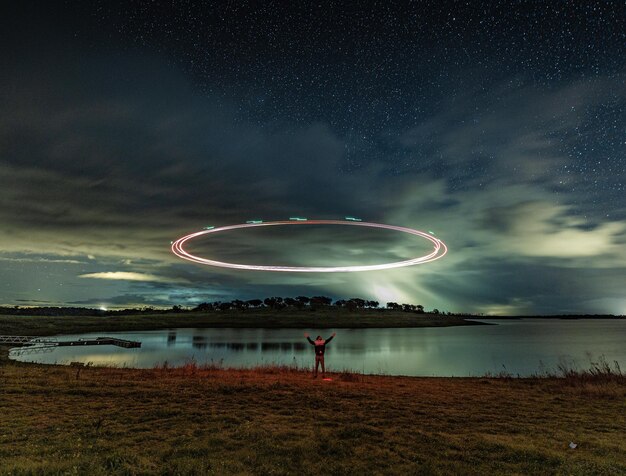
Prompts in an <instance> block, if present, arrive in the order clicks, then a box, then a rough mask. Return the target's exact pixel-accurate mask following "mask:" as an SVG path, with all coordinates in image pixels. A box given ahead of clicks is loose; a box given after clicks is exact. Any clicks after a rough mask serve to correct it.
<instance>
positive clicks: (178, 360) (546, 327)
mask: <svg viewBox="0 0 626 476" xmlns="http://www.w3.org/2000/svg"><path fill="white" fill-rule="evenodd" d="M486 322H489V323H493V324H497V325H484V326H462V327H445V328H412V329H406V328H405V329H335V330H334V331H336V332H337V337H336V338H335V340H333V342H331V343H330V344H329V345H328V349H327V359H326V362H327V366H328V367H329V368H330V369H334V370H343V369H350V370H355V371H359V372H365V373H384V374H389V375H426V376H468V375H483V374H486V373H499V372H501V371H507V372H510V373H512V374H514V375H515V374H519V375H530V374H533V373H537V372H541V371H543V370H553V369H555V368H556V366H557V365H558V364H559V363H560V362H566V363H570V364H574V365H577V366H579V367H581V368H587V367H589V359H590V356H591V358H598V357H599V356H604V357H605V358H606V360H607V361H608V362H610V363H613V361H617V362H618V364H619V365H620V366H621V368H622V369H624V370H626V346H625V345H624V342H626V320H624V319H622V320H608V319H604V320H587V319H580V320H559V319H524V320H489V321H486ZM305 331H306V330H305V329H302V330H299V329H169V330H159V331H141V332H119V333H107V334H106V335H109V336H115V337H119V338H122V339H129V340H138V341H141V342H142V347H141V348H140V349H123V348H119V347H113V346H106V347H97V348H94V347H59V348H57V349H55V350H53V351H52V352H48V353H42V354H32V355H28V354H26V355H22V356H20V357H18V359H19V360H22V361H26V362H41V363H62V364H67V363H70V362H76V361H78V362H85V363H87V362H92V363H93V364H94V365H116V366H119V367H141V368H150V367H154V366H156V365H162V364H163V363H164V362H167V364H168V365H170V366H178V365H183V364H185V363H187V362H190V361H195V362H196V363H198V364H200V365H202V364H219V365H224V366H225V367H250V366H258V365H269V364H283V365H298V366H300V367H303V366H310V365H311V363H312V360H313V349H312V347H311V346H310V345H309V344H308V343H307V341H306V340H305V339H304V336H303V334H304V332H305ZM308 332H309V333H310V334H311V335H312V336H313V337H314V336H316V335H318V334H322V336H323V337H324V338H326V337H328V336H329V335H330V334H331V333H332V332H333V330H332V329H331V330H323V331H318V330H311V329H309V330H308ZM102 335H104V334H103V333H91V334H81V335H67V336H63V337H64V338H67V339H68V340H69V339H75V338H84V337H98V336H102Z"/></svg>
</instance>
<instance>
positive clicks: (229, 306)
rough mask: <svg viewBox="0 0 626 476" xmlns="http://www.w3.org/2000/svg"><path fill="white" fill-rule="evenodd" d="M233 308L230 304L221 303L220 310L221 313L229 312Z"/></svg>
mask: <svg viewBox="0 0 626 476" xmlns="http://www.w3.org/2000/svg"><path fill="white" fill-rule="evenodd" d="M232 306H233V305H232V303H230V302H221V303H220V304H219V306H218V308H219V310H220V311H228V310H229V309H230V308H231V307H232Z"/></svg>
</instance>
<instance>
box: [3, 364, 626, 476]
mask: <svg viewBox="0 0 626 476" xmlns="http://www.w3.org/2000/svg"><path fill="white" fill-rule="evenodd" d="M332 377H333V380H332V381H322V380H320V379H318V380H312V379H311V377H310V374H308V373H306V372H297V371H293V370H287V369H275V368H274V369H272V368H268V369H261V370H248V371H233V370H220V369H199V368H196V367H193V366H189V367H187V368H181V369H155V370H130V369H104V368H77V367H57V366H41V365H27V364H18V363H11V362H7V361H6V360H4V361H3V362H2V363H0V415H2V416H1V418H0V473H2V474H24V473H28V474H31V473H46V474H47V473H79V474H144V473H161V474H176V473H177V474H315V475H319V474H415V473H418V474H420V473H422V474H581V475H582V474H585V475H587V474H626V438H624V430H625V429H626V383H625V382H624V379H623V378H621V379H620V378H616V379H595V380H593V379H591V380H587V379H582V378H570V379H485V378H474V379H469V378H468V379H465V378H464V379H451V378H403V377H375V376H361V375H355V374H335V375H332ZM570 442H575V443H577V444H578V447H577V448H576V449H571V448H569V447H568V444H569V443H570Z"/></svg>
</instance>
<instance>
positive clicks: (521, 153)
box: [0, 57, 626, 312]
mask: <svg viewBox="0 0 626 476" xmlns="http://www.w3.org/2000/svg"><path fill="white" fill-rule="evenodd" d="M63 61H64V60H63V58H60V59H59V65H60V66H59V67H58V68H56V69H53V70H51V71H50V74H49V75H48V76H47V77H46V80H45V81H38V80H36V79H32V80H28V81H26V79H25V77H26V75H24V74H23V73H22V74H20V71H19V70H18V71H16V72H15V75H14V76H15V77H16V78H19V77H22V76H23V77H24V78H23V79H24V81H23V84H21V83H20V82H19V81H14V80H11V81H13V83H14V84H12V85H11V87H0V96H1V97H0V99H1V100H2V101H3V104H7V110H11V111H12V113H11V115H5V116H1V117H0V146H2V150H3V154H2V160H1V162H0V194H1V199H2V200H1V201H2V204H3V206H2V207H0V222H2V223H3V226H2V227H1V228H0V248H2V249H3V251H4V252H5V253H9V254H8V255H7V256H8V257H9V259H13V258H14V259H16V260H17V259H29V258H28V256H42V257H45V258H42V260H40V261H41V264H46V262H45V261H44V260H47V262H48V264H50V265H58V268H55V269H56V270H58V271H57V272H58V274H59V275H60V276H59V277H57V276H55V279H56V280H58V281H67V280H70V279H74V278H75V277H76V274H77V273H76V268H75V267H74V266H72V267H71V268H72V269H71V270H67V271H65V270H64V265H65V264H83V265H84V267H85V269H80V270H79V272H80V273H81V274H80V278H91V279H92V280H94V283H93V284H91V283H89V280H88V279H81V280H79V281H81V282H80V283H79V284H80V286H79V285H77V286H76V287H75V289H76V291H75V292H76V293H77V297H76V300H77V302H82V303H89V302H92V303H96V304H99V303H102V302H113V303H116V304H119V305H124V303H125V302H126V303H129V304H131V303H140V304H149V303H154V304H158V305H167V304H168V302H169V303H174V304H180V303H188V304H193V303H197V302H201V301H202V300H209V299H229V298H236V297H244V298H253V297H263V296H267V295H279V294H281V295H288V294H292V295H297V294H327V295H331V296H334V297H349V296H363V297H368V298H378V299H379V300H380V301H381V302H386V301H387V300H394V301H401V302H415V303H421V304H423V305H425V306H426V307H427V308H432V307H438V308H439V309H445V310H447V309H449V310H457V311H464V310H468V311H475V312H481V311H482V310H487V311H490V310H491V311H497V310H505V311H506V312H527V311H528V310H530V309H536V310H538V311H545V312H548V311H550V312H560V311H562V310H563V309H570V308H571V309H574V310H575V309H582V310H586V309H591V307H592V306H593V307H594V308H595V309H606V310H609V309H612V307H610V306H614V303H615V302H617V301H616V300H619V296H617V295H616V293H617V292H618V291H617V290H616V289H614V287H613V285H612V282H613V281H614V280H616V279H617V280H619V273H620V272H623V270H624V268H626V255H625V251H624V250H626V247H624V244H625V240H626V237H625V234H626V230H625V227H624V222H623V221H619V220H609V219H608V218H605V217H603V218H601V219H598V218H595V219H592V218H585V217H584V214H583V213H582V212H581V208H582V205H581V203H583V202H584V197H583V195H581V194H574V195H572V194H569V193H566V190H565V188H564V187H563V186H562V184H559V182H560V181H563V180H566V181H570V183H574V182H576V181H579V180H580V179H581V178H580V177H579V176H576V175H567V174H566V173H565V172H564V170H565V169H564V168H563V167H564V166H565V165H567V164H568V161H569V159H568V157H567V154H566V153H564V151H563V150H562V149H563V147H564V146H567V145H568V144H571V143H572V142H573V141H575V140H576V138H575V137H574V136H573V135H572V134H573V132H572V131H573V130H574V129H575V128H576V127H578V126H580V124H581V123H582V122H584V121H585V120H586V118H587V117H588V114H589V111H592V110H593V109H594V107H597V105H598V103H601V102H602V101H603V100H604V99H605V98H606V97H607V90H608V89H610V87H609V86H610V83H609V82H608V81H606V80H597V81H594V82H590V83H583V82H572V83H570V84H564V85H563V86H562V87H560V88H556V89H552V90H546V89H541V88H538V87H530V86H526V85H524V84H523V83H516V82H515V81H513V83H512V85H511V84H506V83H504V84H502V85H501V86H497V87H493V88H486V89H485V90H484V91H468V92H467V94H466V95H464V96H460V95H457V96H456V97H455V98H454V99H451V100H450V101H449V102H448V103H446V104H443V105H442V107H441V111H440V112H439V113H436V114H434V115H432V116H430V117H425V118H423V119H422V120H421V122H420V123H418V124H415V125H414V126H413V127H409V128H407V129H406V130H404V131H396V132H398V134H397V135H398V136H399V137H400V138H399V139H398V140H396V141H395V142H393V141H392V144H390V145H389V148H390V149H391V150H386V149H384V148H381V149H380V150H375V151H374V152H373V155H374V156H375V159H376V160H375V161H373V162H372V163H371V164H369V165H363V166H362V167H360V168H359V169H358V170H357V171H355V170H354V168H353V167H352V168H351V167H349V166H347V165H350V164H348V163H347V160H348V157H347V153H346V151H347V150H348V149H349V147H350V146H351V145H352V144H351V143H350V139H349V138H346V137H342V136H341V135H340V134H339V133H338V132H337V131H336V130H334V129H333V128H331V127H330V126H329V125H328V124H326V123H324V122H322V121H319V122H313V123H309V124H305V123H300V124H293V123H286V122H280V121H272V122H267V123H261V122H253V121H246V120H243V119H242V118H241V116H240V115H239V114H238V110H237V108H236V107H234V106H232V105H229V104H228V102H227V101H225V100H223V99H216V98H211V97H207V96H206V95H204V94H199V93H197V92H196V91H195V90H194V88H193V86H192V84H191V83H190V82H189V81H188V80H187V78H186V77H185V76H183V75H182V74H180V73H179V72H177V71H176V70H174V69H172V68H171V67H169V66H167V65H164V64H161V63H158V62H154V61H146V60H141V61H134V58H130V57H129V58H127V59H126V60H123V59H122V60H121V63H118V61H120V60H115V61H116V62H113V63H112V60H110V59H99V60H90V59H85V61H84V62H82V61H81V66H80V68H81V74H79V75H78V76H77V77H80V84H78V82H77V80H76V79H75V78H74V77H70V76H68V75H67V73H66V71H72V69H71V68H66V67H63ZM155 77H158V78H160V80H159V81H158V82H155V81H154V78H155ZM3 80H5V81H6V78H4V79H3ZM0 86H2V84H0ZM76 90H78V91H81V94H74V91H76ZM7 92H10V93H11V94H10V96H9V95H8V94H7ZM612 93H613V94H615V95H617V96H618V97H622V96H621V95H622V93H623V91H622V90H621V89H619V88H617V89H616V88H613V91H612ZM51 97H53V98H54V100H53V99H51ZM572 108H573V109H572ZM580 110H585V111H587V112H585V113H584V114H582V113H579V112H577V111H580ZM395 153H402V154H406V157H407V159H406V160H403V161H402V162H400V161H398V160H397V156H396V155H394V154H395ZM479 159H480V160H479ZM478 163H480V165H481V167H476V164H478ZM348 171H349V172H348ZM555 191H558V192H559V194H558V195H557V194H555ZM581 197H582V198H581ZM292 214H298V215H300V214H302V215H306V216H311V217H318V218H337V217H341V216H345V215H356V216H360V217H362V218H365V219H368V220H371V221H381V222H384V223H389V224H394V225H402V226H409V227H415V228H418V229H425V230H433V231H435V233H437V235H438V236H440V237H441V238H442V239H443V240H444V241H445V242H446V243H447V244H448V246H449V247H450V252H449V254H448V255H447V256H446V257H445V258H444V259H442V260H440V261H437V262H435V263H430V264H429V265H425V266H417V267H413V268H406V269H400V270H392V271H386V272H380V273H351V274H343V275H341V274H334V275H312V276H302V275H298V276H291V275H285V274H268V273H245V272H238V271H232V270H220V269H214V268H208V267H201V266H199V265H195V264H192V263H187V262H183V261H181V260H179V259H178V258H176V257H174V256H173V255H172V254H171V252H170V249H169V244H170V241H171V240H173V239H175V238H178V237H179V236H182V235H183V234H185V233H187V232H190V231H193V230H197V229H200V228H201V227H203V226H207V225H226V224H233V223H241V222H243V221H245V220H247V219H251V218H263V219H267V220H269V219H274V218H285V217H287V216H289V215H292ZM337 228H338V227H337ZM419 246H421V245H420V243H419V242H416V241H415V240H411V239H405V238H404V237H401V236H400V237H398V236H387V235H384V234H382V233H381V234H377V235H373V234H371V235H370V234H367V235H366V234H363V235H360V236H359V237H354V236H347V235H346V236H343V235H341V234H340V232H339V231H338V230H336V229H320V230H310V232H308V233H306V234H297V233H291V232H290V233H287V234H284V235H280V234H278V233H274V234H269V235H260V234H249V235H245V236H241V237H239V236H236V235H235V234H234V233H233V234H229V235H224V237H223V239H222V238H218V239H215V240H212V241H207V242H206V243H205V244H204V245H202V246H200V247H199V249H201V250H202V251H203V252H204V253H206V256H212V257H216V258H217V257H219V258H220V259H222V260H227V259H232V260H233V261H234V262H249V260H251V259H252V260H255V259H259V260H261V259H264V260H266V261H268V262H269V261H270V260H273V259H278V260H280V261H283V262H284V261H288V262H291V263H293V264H302V265H305V264H306V265H314V264H322V265H323V264H329V263H328V262H329V261H330V262H334V261H339V260H344V261H342V262H345V263H349V264H363V263H364V262H367V263H370V262H371V263H373V262H383V261H390V260H395V259H402V258H408V257H412V256H414V255H415V252H416V247H417V248H419ZM418 251H419V250H418ZM19 253H21V254H19ZM203 256H205V254H203ZM11 257H12V258H11ZM84 257H88V262H87V263H86V264H85V263H84V262H83V261H84ZM0 259H2V258H0ZM33 259H38V258H33ZM5 261H6V260H5ZM74 261H77V263H74ZM9 264H10V263H9ZM32 264H33V265H35V264H38V263H37V262H34V263H32ZM96 266H97V268H94V267H96ZM94 269H97V270H99V272H91V271H93V270H94ZM101 270H105V271H101ZM32 273H33V274H38V275H40V274H41V269H39V268H37V269H33V270H32ZM573 273H576V274H577V276H579V277H577V278H574V277H573V276H572V275H573ZM13 275H14V271H13V270H9V269H3V270H0V281H2V282H5V281H7V282H8V280H10V279H11V278H12V277H13ZM548 277H549V279H548ZM95 280H109V281H112V282H111V283H109V284H108V285H107V286H109V288H108V290H104V289H103V288H105V284H104V283H103V282H102V281H100V282H95ZM23 281H24V284H23V285H22V288H23V289H25V290H28V289H29V288H28V285H27V283H28V279H26V278H24V279H23ZM113 281H116V282H117V283H115V284H114V283H113ZM110 286H116V289H115V290H111V289H110ZM66 288H67V285H66V286H64V289H66ZM23 292H26V291H23ZM104 293H108V294H110V295H112V294H115V293H116V294H115V296H114V297H112V298H110V300H109V301H107V299H106V298H103V295H104ZM594 293H595V297H594ZM14 295H15V296H18V294H17V293H16V294H14ZM8 296H13V295H8ZM19 296H20V297H21V296H22V294H19ZM7 299H11V298H10V297H9V298H7ZM603 299H604V301H603ZM602 302H605V303H607V304H606V306H605V307H603V305H602Z"/></svg>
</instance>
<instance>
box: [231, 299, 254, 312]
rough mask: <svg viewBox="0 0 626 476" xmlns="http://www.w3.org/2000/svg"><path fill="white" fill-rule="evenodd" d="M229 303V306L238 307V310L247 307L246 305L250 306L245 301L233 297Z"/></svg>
mask: <svg viewBox="0 0 626 476" xmlns="http://www.w3.org/2000/svg"><path fill="white" fill-rule="evenodd" d="M230 304H231V307H234V308H235V309H239V310H240V311H243V310H245V309H248V307H249V306H250V305H249V304H248V303H247V302H245V301H241V300H240V299H234V300H233V301H231V303H230Z"/></svg>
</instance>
